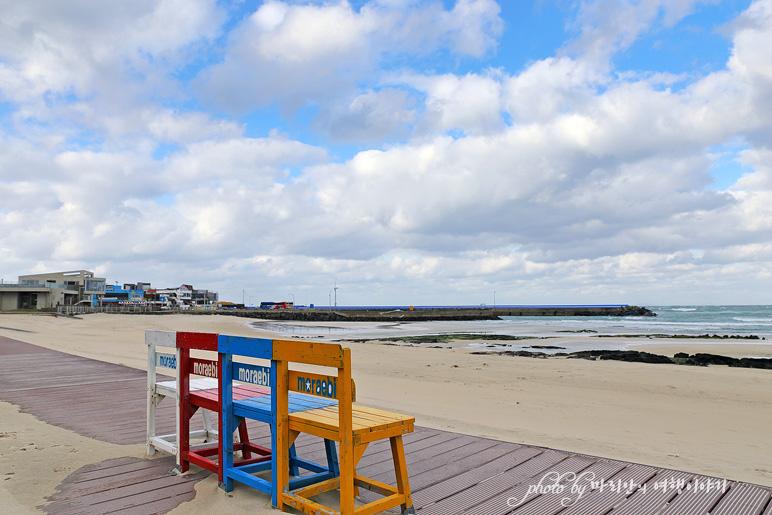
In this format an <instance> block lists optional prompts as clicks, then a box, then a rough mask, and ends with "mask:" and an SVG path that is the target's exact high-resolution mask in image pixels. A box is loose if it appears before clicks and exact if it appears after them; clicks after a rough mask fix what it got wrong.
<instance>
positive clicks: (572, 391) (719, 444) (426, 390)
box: [0, 314, 772, 513]
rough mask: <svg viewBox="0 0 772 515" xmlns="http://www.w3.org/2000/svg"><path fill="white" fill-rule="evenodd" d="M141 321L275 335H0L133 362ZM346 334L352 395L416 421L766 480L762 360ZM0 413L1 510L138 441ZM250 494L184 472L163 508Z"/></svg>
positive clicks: (64, 330) (203, 320)
mask: <svg viewBox="0 0 772 515" xmlns="http://www.w3.org/2000/svg"><path fill="white" fill-rule="evenodd" d="M145 329H166V330H186V331H208V332H220V333H225V334H236V335H245V336H269V337H275V335H273V334H269V333H261V332H260V331H258V330H255V329H254V328H252V327H249V326H248V325H247V320H245V319H240V318H236V317H227V316H188V315H164V316H149V315H110V314H92V315H82V316H80V317H78V318H65V317H54V316H43V315H29V314H3V315H0V335H2V336H6V337H8V338H13V339H16V340H21V341H24V342H27V343H32V344H35V345H40V346H43V347H47V348H51V349H55V350H58V351H62V352H67V353H71V354H76V355H79V356H85V357H89V358H93V359H98V360H103V361H108V362H112V363H118V364H123V365H126V366H129V367H134V368H138V369H144V368H145V365H146V348H145V345H144V330H145ZM629 343H630V345H631V348H632V346H633V345H634V346H635V348H636V349H637V350H646V351H650V352H656V353H662V354H667V355H672V354H673V353H675V352H679V351H687V352H692V353H693V352H700V351H707V352H712V353H715V354H724V355H734V356H748V355H752V356H770V355H772V354H771V353H770V346H769V345H753V344H742V345H741V346H738V345H721V344H714V343H704V342H703V343H702V344H701V347H700V348H699V349H698V348H697V347H695V346H694V343H693V342H681V341H679V342H676V343H673V342H661V341H656V342H646V343H642V342H641V341H640V340H634V341H631V342H629ZM346 346H349V347H350V348H351V349H352V366H353V375H354V379H355V380H356V382H357V395H358V400H359V402H362V403H363V404H368V405H371V406H374V407H378V408H382V409H389V410H394V411H400V412H404V413H409V414H411V415H414V416H415V417H416V423H417V424H418V425H421V426H426V427H433V428H438V429H444V430H450V431H456V432H460V433H465V434H470V435H477V436H483V437H489V438H495V439H500V440H506V441H510V442H517V443H525V444H530V445H538V446H545V447H551V448H556V449H563V450H569V451H573V452H579V453H586V454H591V455H595V456H602V457H606V458H616V459H621V460H625V461H631V462H637V463H643V464H649V465H654V466H659V467H666V468H673V469H679V470H685V471H689V472H695V473H700V474H705V475H710V476H718V477H722V478H728V479H733V480H740V481H746V482H750V483H756V484H760V485H766V486H772V465H770V463H769V453H770V446H769V423H770V420H771V419H770V411H769V410H770V406H772V371H770V370H757V369H741V368H728V367H723V366H710V367H689V366H678V365H649V364H641V363H623V362H611V361H586V360H567V359H535V358H520V357H508V356H497V355H474V354H471V352H470V351H469V350H467V349H461V348H451V349H437V348H425V347H408V346H395V345H381V344H377V343H354V342H351V343H347V344H346ZM0 420H2V424H1V426H0V474H2V479H1V480H0V503H2V505H3V506H5V507H11V508H12V509H13V511H14V512H19V513H24V512H33V513H34V512H35V511H36V506H39V505H41V504H44V503H45V498H46V497H47V496H49V495H51V494H52V493H53V492H54V491H55V488H56V486H57V485H58V484H59V483H60V482H61V481H62V480H63V479H64V478H65V477H66V476H67V475H68V474H70V473H71V472H73V471H74V470H76V469H77V468H79V467H81V466H83V465H86V464H89V463H94V462H97V461H101V460H104V459H108V458H112V457H119V456H134V457H142V456H144V445H132V446H121V445H112V444H107V443H104V442H99V441H96V440H93V439H90V438H86V437H82V436H80V435H77V434H75V433H72V432H70V431H67V430H64V429H61V428H58V427H54V426H51V425H49V424H46V423H44V422H41V421H39V420H36V419H34V418H33V417H32V416H30V415H27V414H24V413H19V411H18V409H17V408H16V407H15V406H13V405H10V404H8V403H4V402H0ZM140 423H144V421H142V422H140ZM41 470H42V471H44V473H41ZM264 497H265V496H261V495H259V494H256V493H253V492H249V491H248V489H246V488H240V489H237V490H236V492H235V493H234V497H233V498H229V497H227V496H226V494H224V493H223V492H222V491H218V489H217V484H216V479H215V478H213V477H212V478H209V479H206V480H204V481H201V482H200V483H199V484H198V486H197V496H196V499H195V500H194V501H192V502H190V503H185V504H183V505H181V506H180V507H179V508H178V509H177V510H175V511H174V513H183V512H189V511H190V510H191V509H193V508H195V509H196V510H198V511H200V512H202V513H215V512H220V511H226V510H227V511H229V512H235V513H240V512H242V510H243V512H247V511H249V512H250V513H255V510H254V508H255V506H257V507H258V508H259V511H258V512H257V513H262V512H265V513H271V512H272V510H270V508H269V506H268V501H267V498H264ZM274 513H275V512H274Z"/></svg>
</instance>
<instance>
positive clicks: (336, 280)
mask: <svg viewBox="0 0 772 515" xmlns="http://www.w3.org/2000/svg"><path fill="white" fill-rule="evenodd" d="M333 290H335V307H336V308H337V307H338V278H337V277H336V278H335V287H334V288H333Z"/></svg>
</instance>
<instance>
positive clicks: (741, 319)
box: [251, 305, 772, 348]
mask: <svg viewBox="0 0 772 515" xmlns="http://www.w3.org/2000/svg"><path fill="white" fill-rule="evenodd" d="M647 307H648V308H649V309H650V310H651V311H653V312H654V313H656V315H657V316H654V317H608V316H598V317H584V316H577V317H562V316H557V317H549V316H539V317H524V316H517V317H501V319H500V320H474V321H442V322H439V321H426V322H387V323H371V322H350V323H329V324H327V323H324V322H319V323H313V324H297V323H294V322H286V323H285V322H273V321H270V322H253V323H252V324H251V325H253V326H254V327H255V328H259V329H262V330H268V331H272V332H276V333H282V334H284V335H293V336H303V337H312V338H313V337H320V338H325V339H333V340H343V339H346V340H351V339H376V338H398V337H404V336H422V335H430V334H450V333H472V334H480V335H481V336H484V335H486V334H504V335H510V336H535V337H544V338H551V339H552V338H560V339H566V338H570V337H572V336H573V337H579V336H593V335H595V336H598V335H603V336H622V335H640V336H655V335H660V334H663V335H684V336H691V337H697V336H702V335H706V334H707V335H718V336H751V335H753V336H758V337H759V340H758V341H757V340H730V341H736V342H745V343H762V341H761V339H762V338H764V339H765V341H764V342H765V343H771V344H772V305H766V306H763V305H762V306H653V307H652V306H647ZM545 344H546V343H545ZM598 348H601V346H600V345H599V346H598ZM614 348H618V346H616V347H614Z"/></svg>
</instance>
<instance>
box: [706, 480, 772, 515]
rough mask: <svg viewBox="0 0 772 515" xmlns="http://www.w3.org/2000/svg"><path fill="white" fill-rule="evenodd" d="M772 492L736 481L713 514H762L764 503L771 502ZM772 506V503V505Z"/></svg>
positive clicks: (771, 506)
mask: <svg viewBox="0 0 772 515" xmlns="http://www.w3.org/2000/svg"><path fill="white" fill-rule="evenodd" d="M771 496H772V492H770V490H769V489H768V488H762V487H760V486H756V485H749V484H747V483H735V484H734V485H733V486H732V487H731V488H730V490H729V493H728V494H727V495H725V496H724V497H723V498H722V499H721V501H719V503H718V504H717V505H716V507H715V508H714V509H713V510H712V511H711V512H710V514H711V515H761V511H762V510H763V509H764V505H765V504H766V503H767V502H770V497H771ZM770 508H772V504H771V505H770Z"/></svg>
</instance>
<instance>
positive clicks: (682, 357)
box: [472, 350, 772, 370]
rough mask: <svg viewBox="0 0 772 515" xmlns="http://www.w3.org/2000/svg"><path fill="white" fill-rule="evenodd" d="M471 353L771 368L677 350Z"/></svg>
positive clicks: (761, 361) (766, 363) (760, 361)
mask: <svg viewBox="0 0 772 515" xmlns="http://www.w3.org/2000/svg"><path fill="white" fill-rule="evenodd" d="M472 354H497V355H500V356H522V357H530V358H558V357H564V358H568V359H588V360H592V361H595V360H615V361H628V362H634V363H654V364H671V365H672V364H677V365H692V366H699V367H707V366H708V365H724V366H729V367H739V368H761V369H766V370H772V359H770V358H732V357H729V356H720V355H718V354H704V353H697V354H687V353H685V352H679V353H678V354H676V355H675V356H673V357H672V358H670V357H668V356H662V355H661V354H652V353H650V352H639V351H627V350H588V351H580V352H572V353H570V354H565V353H559V354H545V353H543V352H529V351H523V350H521V351H501V352H473V353H472Z"/></svg>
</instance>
